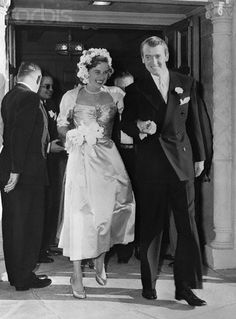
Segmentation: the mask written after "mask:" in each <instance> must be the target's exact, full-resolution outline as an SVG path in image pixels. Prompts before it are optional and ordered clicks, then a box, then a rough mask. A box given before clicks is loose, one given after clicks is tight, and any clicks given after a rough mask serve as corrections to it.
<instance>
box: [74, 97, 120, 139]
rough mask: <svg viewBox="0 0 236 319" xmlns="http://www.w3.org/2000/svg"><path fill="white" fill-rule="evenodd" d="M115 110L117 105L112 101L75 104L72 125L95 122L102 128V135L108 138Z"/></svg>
mask: <svg viewBox="0 0 236 319" xmlns="http://www.w3.org/2000/svg"><path fill="white" fill-rule="evenodd" d="M116 111H117V106H116V104H115V103H114V102H111V103H109V104H106V105H97V106H93V105H83V104H76V105H75V107H74V109H73V121H74V125H75V126H76V127H78V126H79V125H81V124H82V123H83V124H84V125H89V124H91V123H92V122H97V123H98V124H99V126H101V127H103V129H104V133H103V135H104V137H108V138H110V137H111V134H112V128H113V121H114V117H115V114H116Z"/></svg>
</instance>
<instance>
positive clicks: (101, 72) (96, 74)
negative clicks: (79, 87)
mask: <svg viewBox="0 0 236 319" xmlns="http://www.w3.org/2000/svg"><path fill="white" fill-rule="evenodd" d="M109 72H110V67H109V65H108V63H106V62H101V63H99V64H98V65H97V66H95V67H94V68H92V69H90V70H89V71H88V74H89V84H90V85H91V86H94V87H96V88H98V87H99V88H100V87H101V86H102V85H104V84H105V83H106V81H107V78H108V75H109Z"/></svg>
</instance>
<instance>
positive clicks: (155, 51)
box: [142, 44, 168, 76]
mask: <svg viewBox="0 0 236 319" xmlns="http://www.w3.org/2000/svg"><path fill="white" fill-rule="evenodd" d="M142 53H143V55H142V62H143V63H144V64H145V67H146V69H147V70H148V71H149V72H150V73H152V74H153V75H157V76H160V75H161V73H162V72H163V71H164V70H166V68H167V66H166V62H167V61H168V55H167V54H166V52H165V48H164V47H163V46H162V45H157V46H155V47H150V46H149V45H148V44H145V45H144V46H143V52H142Z"/></svg>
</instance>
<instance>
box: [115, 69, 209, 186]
mask: <svg viewBox="0 0 236 319" xmlns="http://www.w3.org/2000/svg"><path fill="white" fill-rule="evenodd" d="M124 105H125V108H124V111H123V114H122V123H121V128H122V130H123V131H124V132H126V133H127V134H128V135H130V136H132V137H134V138H135V140H136V143H137V158H136V172H137V178H138V179H139V180H141V181H143V182H144V181H148V182H151V181H158V180H168V179H172V178H177V179H179V180H181V181H184V180H190V179H193V178H194V166H193V163H194V162H196V161H202V160H204V159H205V152H204V145H203V139H202V133H201V127H200V122H199V108H198V104H197V97H196V89H195V81H194V80H193V79H192V78H191V77H188V76H186V75H183V74H179V73H177V72H172V71H170V83H169V90H168V99H167V103H165V101H164V100H163V98H162V95H161V93H160V92H159V90H158V89H157V87H156V85H155V83H154V81H153V79H152V77H151V75H150V73H149V72H147V71H146V73H145V75H144V77H143V78H142V79H140V80H137V81H135V83H133V84H131V85H130V86H128V87H127V90H126V96H125V99H124ZM137 120H142V121H147V120H151V121H154V122H155V123H156V125H157V132H156V133H155V134H153V135H148V136H147V137H145V138H144V139H140V135H139V133H140V132H139V129H138V127H137V124H136V123H137Z"/></svg>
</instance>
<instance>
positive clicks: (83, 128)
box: [65, 122, 104, 152]
mask: <svg viewBox="0 0 236 319" xmlns="http://www.w3.org/2000/svg"><path fill="white" fill-rule="evenodd" d="M103 132H104V128H103V127H101V126H100V125H99V124H98V123H97V122H91V123H90V124H88V125H85V124H84V122H81V123H80V125H79V126H78V127H76V128H74V129H72V130H69V131H68V132H67V134H66V143H65V149H66V150H67V152H69V151H70V150H71V149H73V148H74V147H75V146H81V145H82V144H84V143H87V144H88V145H89V146H92V145H95V144H96V143H97V139H98V138H102V137H103Z"/></svg>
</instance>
